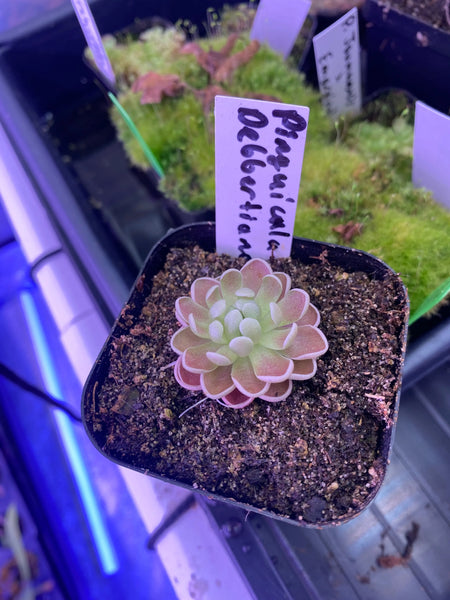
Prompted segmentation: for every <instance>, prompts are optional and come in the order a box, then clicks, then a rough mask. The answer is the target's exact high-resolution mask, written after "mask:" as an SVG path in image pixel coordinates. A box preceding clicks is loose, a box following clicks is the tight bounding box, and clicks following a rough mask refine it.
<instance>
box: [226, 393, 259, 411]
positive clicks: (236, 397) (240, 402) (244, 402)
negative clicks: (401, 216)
mask: <svg viewBox="0 0 450 600" xmlns="http://www.w3.org/2000/svg"><path fill="white" fill-rule="evenodd" d="M254 399H255V398H254V397H248V396H246V395H245V394H243V393H242V392H240V391H239V390H238V389H237V388H236V389H234V390H233V391H232V392H231V393H229V394H227V395H226V396H222V400H223V401H224V403H225V404H226V405H227V406H229V407H230V408H244V407H245V406H248V405H249V404H250V403H251V402H253V400H254Z"/></svg>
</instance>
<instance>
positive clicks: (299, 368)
mask: <svg viewBox="0 0 450 600" xmlns="http://www.w3.org/2000/svg"><path fill="white" fill-rule="evenodd" d="M316 370H317V363H316V361H315V360H314V359H312V358H307V359H306V360H294V370H293V371H292V374H291V379H294V380H296V381H304V380H305V379H311V377H314V375H315V374H316Z"/></svg>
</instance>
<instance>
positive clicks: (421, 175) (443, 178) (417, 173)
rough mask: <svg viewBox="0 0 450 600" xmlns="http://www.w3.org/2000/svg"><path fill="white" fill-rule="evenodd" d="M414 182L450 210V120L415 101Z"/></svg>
mask: <svg viewBox="0 0 450 600" xmlns="http://www.w3.org/2000/svg"><path fill="white" fill-rule="evenodd" d="M412 179H413V183H414V185H415V186H416V187H424V188H426V189H427V190H430V192H432V193H433V196H434V198H435V199H436V200H437V201H438V202H440V203H441V204H444V206H446V207H447V208H449V209H450V117H449V116H447V115H444V114H443V113H441V112H439V111H438V110H435V109H434V108H431V107H430V106H427V105H426V104H424V103H423V102H416V113H415V119H414V147H413V167H412Z"/></svg>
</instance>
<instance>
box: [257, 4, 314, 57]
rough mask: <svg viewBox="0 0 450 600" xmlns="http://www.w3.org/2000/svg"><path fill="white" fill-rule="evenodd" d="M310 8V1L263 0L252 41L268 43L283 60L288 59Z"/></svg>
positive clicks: (258, 11) (259, 7)
mask: <svg viewBox="0 0 450 600" xmlns="http://www.w3.org/2000/svg"><path fill="white" fill-rule="evenodd" d="M310 7H311V2H310V1H309V0H277V1H276V2H274V0H261V2H260V3H259V6H258V10H257V11H256V15H255V19H254V21H253V25H252V29H251V31H250V39H252V40H258V42H261V43H266V44H268V45H269V46H270V47H271V48H272V49H273V50H275V51H276V52H280V53H281V54H282V55H283V58H286V57H288V56H289V54H290V53H291V50H292V48H293V46H294V44H295V40H296V39H297V36H298V34H299V32H300V29H301V28H302V26H303V23H304V22H305V19H306V16H307V14H308V12H309V9H310Z"/></svg>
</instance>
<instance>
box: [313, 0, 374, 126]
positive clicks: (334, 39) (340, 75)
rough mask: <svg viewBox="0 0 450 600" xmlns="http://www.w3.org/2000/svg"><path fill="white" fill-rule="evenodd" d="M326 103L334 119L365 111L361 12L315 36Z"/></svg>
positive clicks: (321, 86) (351, 12)
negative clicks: (360, 27) (362, 91)
mask: <svg viewBox="0 0 450 600" xmlns="http://www.w3.org/2000/svg"><path fill="white" fill-rule="evenodd" d="M313 45H314V54H315V59H316V69H317V77H318V80H319V88H320V93H321V95H322V104H323V106H324V108H325V110H326V111H327V113H328V114H329V115H330V116H331V117H338V116H339V115H343V114H345V113H358V112H359V111H360V110H361V103H362V94H361V56H360V48H359V30H358V9H357V8H352V9H351V10H350V11H349V12H348V13H347V14H345V15H344V16H343V17H341V18H340V19H338V20H337V21H336V22H335V23H333V25H330V27H327V29H324V31H322V32H321V33H319V34H317V35H315V36H314V37H313Z"/></svg>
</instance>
